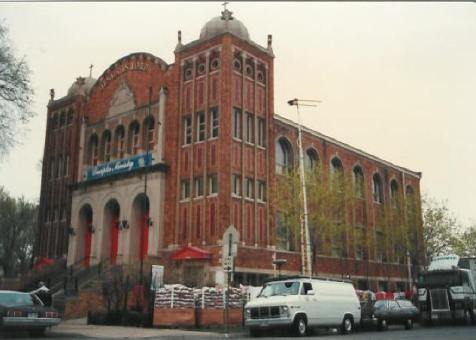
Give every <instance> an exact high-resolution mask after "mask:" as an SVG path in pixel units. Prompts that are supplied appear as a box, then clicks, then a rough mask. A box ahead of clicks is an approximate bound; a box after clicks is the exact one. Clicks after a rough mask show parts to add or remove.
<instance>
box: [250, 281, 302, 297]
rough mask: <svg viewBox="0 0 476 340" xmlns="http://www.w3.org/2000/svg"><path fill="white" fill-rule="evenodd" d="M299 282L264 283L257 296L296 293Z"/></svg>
mask: <svg viewBox="0 0 476 340" xmlns="http://www.w3.org/2000/svg"><path fill="white" fill-rule="evenodd" d="M299 284H300V282H299V281H286V282H269V283H267V284H265V285H264V287H263V289H262V290H261V292H260V293H259V295H258V297H268V296H275V295H284V296H286V295H297V294H298V292H299Z"/></svg>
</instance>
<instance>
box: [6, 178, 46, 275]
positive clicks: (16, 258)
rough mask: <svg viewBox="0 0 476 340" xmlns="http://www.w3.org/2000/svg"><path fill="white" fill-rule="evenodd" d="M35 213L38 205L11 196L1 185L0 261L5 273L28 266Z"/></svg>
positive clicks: (30, 256)
mask: <svg viewBox="0 0 476 340" xmlns="http://www.w3.org/2000/svg"><path fill="white" fill-rule="evenodd" d="M37 215H38V205H37V204H35V203H31V202H28V201H27V200H25V198H23V197H21V198H18V199H15V198H12V197H10V195H9V194H8V193H7V192H6V191H5V190H4V189H3V187H0V235H2V236H1V237H0V261H1V264H2V266H3V269H4V271H5V276H10V277H12V276H16V275H17V274H19V273H24V272H26V271H27V270H28V269H29V266H30V264H31V258H32V251H33V242H34V232H35V226H36V219H37Z"/></svg>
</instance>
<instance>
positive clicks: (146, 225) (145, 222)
mask: <svg viewBox="0 0 476 340" xmlns="http://www.w3.org/2000/svg"><path fill="white" fill-rule="evenodd" d="M151 101H152V87H149V106H148V108H147V116H146V119H145V121H146V122H147V123H146V124H144V125H145V126H144V128H145V129H146V130H145V131H144V132H143V135H144V138H143V139H142V140H143V141H144V142H145V162H144V200H143V212H144V216H143V219H144V220H143V221H142V230H141V234H140V237H141V241H140V245H141V250H140V251H141V256H140V277H139V280H140V284H141V285H142V284H143V283H144V256H145V255H146V254H144V232H145V230H144V229H145V228H149V223H150V220H149V210H150V206H149V207H148V208H147V201H148V198H147V172H148V170H149V169H148V167H149V164H148V162H149V153H150V150H149V129H150V124H151V122H150V116H151V112H150V111H151ZM152 127H154V126H152ZM146 216H147V218H146Z"/></svg>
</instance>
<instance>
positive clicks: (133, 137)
mask: <svg viewBox="0 0 476 340" xmlns="http://www.w3.org/2000/svg"><path fill="white" fill-rule="evenodd" d="M139 133H140V127H139V123H138V122H137V121H133V122H132V123H131V125H129V153H130V154H132V155H137V153H138V152H139V148H140V135H139Z"/></svg>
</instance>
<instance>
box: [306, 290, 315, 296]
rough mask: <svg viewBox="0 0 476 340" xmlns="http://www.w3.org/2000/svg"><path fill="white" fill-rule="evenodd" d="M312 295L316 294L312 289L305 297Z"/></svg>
mask: <svg viewBox="0 0 476 340" xmlns="http://www.w3.org/2000/svg"><path fill="white" fill-rule="evenodd" d="M314 294H316V292H315V291H314V290H312V289H311V290H308V291H307V293H306V295H314Z"/></svg>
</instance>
